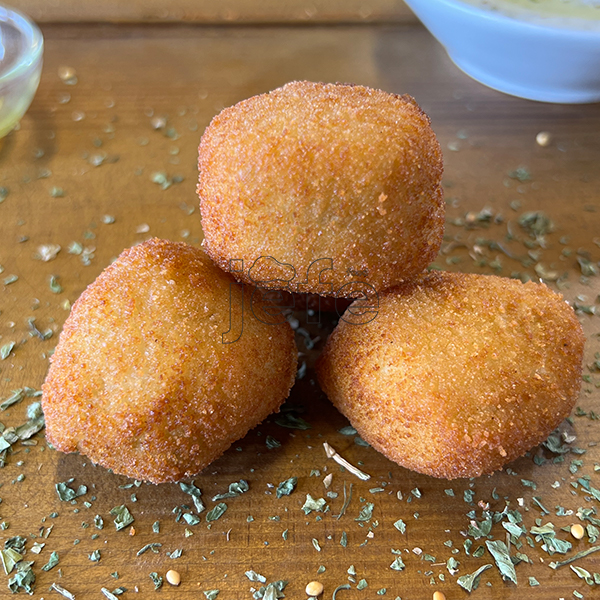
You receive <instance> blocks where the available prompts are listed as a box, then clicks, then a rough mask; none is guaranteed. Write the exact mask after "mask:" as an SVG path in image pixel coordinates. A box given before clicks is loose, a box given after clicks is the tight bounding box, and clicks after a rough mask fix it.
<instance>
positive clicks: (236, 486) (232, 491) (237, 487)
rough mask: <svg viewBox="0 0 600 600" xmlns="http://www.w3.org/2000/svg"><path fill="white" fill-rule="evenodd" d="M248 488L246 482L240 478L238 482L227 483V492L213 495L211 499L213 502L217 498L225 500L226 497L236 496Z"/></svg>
mask: <svg viewBox="0 0 600 600" xmlns="http://www.w3.org/2000/svg"><path fill="white" fill-rule="evenodd" d="M249 489H250V486H249V485H248V482H247V481H244V480H243V479H240V481H239V482H234V483H231V484H229V491H228V492H225V493H224V494H217V495H216V496H213V499H212V500H213V502H216V501H217V500H225V499H226V498H235V497H236V496H239V495H241V494H244V493H245V492H247V491H248V490H249Z"/></svg>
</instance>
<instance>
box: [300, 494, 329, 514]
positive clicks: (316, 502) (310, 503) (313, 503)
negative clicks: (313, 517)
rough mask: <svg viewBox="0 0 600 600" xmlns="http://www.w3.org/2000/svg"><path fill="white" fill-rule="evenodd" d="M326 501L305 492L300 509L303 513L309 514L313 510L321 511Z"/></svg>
mask: <svg viewBox="0 0 600 600" xmlns="http://www.w3.org/2000/svg"><path fill="white" fill-rule="evenodd" d="M326 505H327V501H326V500H325V498H318V499H315V498H313V497H312V496H311V495H310V494H306V501H305V502H304V504H303V505H302V510H303V511H304V514H305V515H308V514H310V513H311V512H312V511H313V510H314V511H317V512H323V510H324V508H325V506H326Z"/></svg>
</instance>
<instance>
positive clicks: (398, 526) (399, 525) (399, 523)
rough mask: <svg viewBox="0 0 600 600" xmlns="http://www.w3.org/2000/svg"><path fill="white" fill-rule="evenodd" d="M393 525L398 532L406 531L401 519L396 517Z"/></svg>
mask: <svg viewBox="0 0 600 600" xmlns="http://www.w3.org/2000/svg"><path fill="white" fill-rule="evenodd" d="M394 527H395V528H396V529H397V530H398V531H399V532H400V533H406V523H405V522H404V521H403V520H402V519H398V520H397V521H396V522H395V523H394Z"/></svg>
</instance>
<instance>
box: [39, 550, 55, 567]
mask: <svg viewBox="0 0 600 600" xmlns="http://www.w3.org/2000/svg"><path fill="white" fill-rule="evenodd" d="M57 564H58V552H52V554H51V555H50V558H49V559H48V562H47V563H46V564H45V565H44V566H43V567H42V571H49V570H50V569H53V568H54V567H55V566H56V565H57Z"/></svg>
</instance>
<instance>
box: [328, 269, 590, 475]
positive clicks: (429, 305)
mask: <svg viewBox="0 0 600 600" xmlns="http://www.w3.org/2000/svg"><path fill="white" fill-rule="evenodd" d="M353 306H354V305H353ZM353 306H351V307H350V308H349V309H348V311H352V310H353ZM348 311H347V313H346V315H347V316H345V317H343V319H342V320H341V321H340V323H339V325H338V327H337V328H336V329H335V330H334V332H333V334H332V335H331V336H330V338H329V340H328V343H327V345H326V348H325V351H324V353H323V355H322V357H321V358H320V360H319V363H318V365H317V371H318V375H319V381H320V383H321V386H322V388H323V390H324V391H325V392H326V394H327V395H328V396H329V398H330V399H331V401H332V402H333V403H334V404H335V406H336V407H337V408H338V409H339V410H340V411H341V412H342V413H343V414H344V415H346V417H348V419H349V420H350V422H351V423H352V425H353V426H354V427H355V428H356V430H357V431H358V432H359V434H360V435H361V436H362V437H363V438H364V439H365V440H366V441H367V442H369V443H370V444H371V445H372V446H373V447H374V448H375V449H377V450H379V451H380V452H382V453H383V454H385V456H387V457H388V458H390V459H391V460H393V461H395V462H397V463H398V464H400V465H402V466H404V467H407V468H409V469H413V470H415V471H419V472H421V473H425V474H428V475H433V476H434V477H444V478H447V479H453V478H455V477H475V476H478V475H481V474H483V473H491V472H493V471H495V470H497V469H500V468H501V467H502V466H503V465H504V464H506V463H508V462H510V461H512V460H513V459H515V458H517V457H519V456H521V455H522V454H523V453H525V452H526V451H527V450H529V449H530V448H532V447H534V446H535V445H537V444H539V443H540V442H542V441H543V440H544V439H546V437H547V436H548V435H549V434H550V433H551V432H552V430H553V429H554V428H555V427H557V425H559V424H560V422H561V421H562V420H563V419H564V418H565V417H567V416H568V415H569V413H570V411H571V410H572V408H573V406H574V403H575V400H576V398H577V395H578V392H579V387H580V379H581V364H582V357H583V344H584V337H583V332H582V329H581V326H580V324H579V322H578V321H577V319H576V317H575V314H574V312H573V310H572V309H571V307H570V306H569V305H568V304H567V303H566V302H564V301H563V299H562V297H561V296H560V295H558V294H556V293H554V292H552V291H551V290H550V289H549V288H547V287H546V286H545V285H543V284H535V283H527V284H525V285H523V284H522V283H521V282H518V281H515V280H511V279H505V278H501V277H493V276H483V275H464V274H456V273H441V272H432V273H431V274H429V275H426V276H422V277H421V278H419V279H417V280H415V281H413V282H410V283H406V284H404V285H402V286H399V287H396V288H394V289H391V290H389V291H387V292H385V293H383V294H381V295H380V304H379V312H378V313H377V314H376V316H375V318H374V319H373V320H371V321H370V322H369V323H366V324H349V323H348V322H347V321H348V320H350V319H349V317H351V316H352V315H351V314H350V312H348ZM355 312H356V311H355ZM353 318H355V317H353ZM366 320H367V319H365V321H366ZM355 322H356V321H355Z"/></svg>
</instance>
